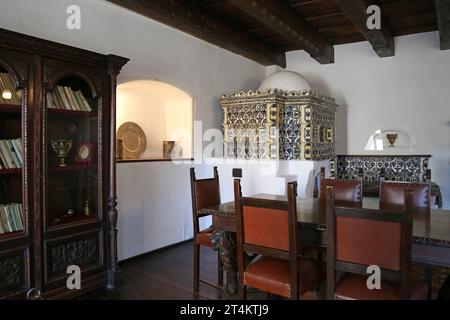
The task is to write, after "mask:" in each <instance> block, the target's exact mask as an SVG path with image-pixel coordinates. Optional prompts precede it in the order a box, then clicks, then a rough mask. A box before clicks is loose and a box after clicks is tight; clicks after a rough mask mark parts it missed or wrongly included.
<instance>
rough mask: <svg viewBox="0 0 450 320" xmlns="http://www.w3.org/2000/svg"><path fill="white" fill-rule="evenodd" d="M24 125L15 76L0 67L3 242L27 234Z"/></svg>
mask: <svg viewBox="0 0 450 320" xmlns="http://www.w3.org/2000/svg"><path fill="white" fill-rule="evenodd" d="M22 122H23V119H22V91H21V90H16V84H15V81H14V80H13V77H12V75H11V74H10V73H8V71H7V70H6V69H5V68H4V67H3V66H1V65H0V242H2V241H5V240H8V239H12V238H16V237H21V236H23V235H24V234H25V231H26V219H25V215H24V212H23V211H24V210H23V205H22V204H23V179H24V176H23V169H24V167H25V160H24V159H25V157H24V149H23V140H22V139H23V137H22V132H23V130H22ZM0 286H1V284H0Z"/></svg>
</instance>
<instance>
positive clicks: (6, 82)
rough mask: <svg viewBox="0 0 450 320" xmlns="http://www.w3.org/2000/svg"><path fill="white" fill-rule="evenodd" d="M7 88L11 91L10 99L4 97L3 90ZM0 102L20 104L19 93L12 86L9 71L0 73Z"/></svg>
mask: <svg viewBox="0 0 450 320" xmlns="http://www.w3.org/2000/svg"><path fill="white" fill-rule="evenodd" d="M5 90H9V91H10V92H11V99H6V98H4V94H3V92H4V91H5ZM0 103H3V104H21V102H20V98H19V95H18V94H17V91H16V89H15V86H14V82H13V80H12V79H11V76H10V75H9V73H0Z"/></svg>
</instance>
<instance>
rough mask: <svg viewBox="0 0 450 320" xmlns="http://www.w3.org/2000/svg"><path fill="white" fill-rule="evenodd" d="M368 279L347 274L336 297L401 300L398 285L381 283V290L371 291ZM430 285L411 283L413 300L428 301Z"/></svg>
mask: <svg viewBox="0 0 450 320" xmlns="http://www.w3.org/2000/svg"><path fill="white" fill-rule="evenodd" d="M366 281H367V277H364V276H360V275H355V274H347V275H344V276H343V278H342V279H341V280H340V281H339V283H338V284H337V285H336V290H335V297H336V299H339V300H400V299H401V298H400V286H399V284H397V283H392V282H389V281H383V280H382V281H381V289H380V290H377V289H373V290H369V289H368V288H367V285H366ZM428 290H429V288H428V285H427V284H426V283H423V282H419V281H412V282H411V299H412V300H426V299H427V297H428Z"/></svg>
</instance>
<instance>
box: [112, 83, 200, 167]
mask: <svg viewBox="0 0 450 320" xmlns="http://www.w3.org/2000/svg"><path fill="white" fill-rule="evenodd" d="M125 122H134V123H136V124H137V125H139V126H140V127H141V128H142V130H143V131H144V133H145V135H146V140H147V148H146V150H145V151H144V153H143V154H142V156H141V159H145V158H163V141H175V145H176V147H175V150H174V152H173V153H172V157H175V158H191V157H192V137H193V99H192V97H191V96H190V95H189V94H187V93H186V92H184V91H183V90H181V89H178V88H177V87H174V86H172V85H170V84H167V83H163V82H160V81H154V80H134V81H128V82H125V83H122V84H121V85H119V86H118V88H117V129H118V128H119V127H120V126H121V125H122V124H123V123H125Z"/></svg>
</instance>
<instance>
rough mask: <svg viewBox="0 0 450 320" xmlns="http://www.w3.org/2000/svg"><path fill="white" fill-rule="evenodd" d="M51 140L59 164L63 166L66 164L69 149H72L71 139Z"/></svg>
mask: <svg viewBox="0 0 450 320" xmlns="http://www.w3.org/2000/svg"><path fill="white" fill-rule="evenodd" d="M51 142H52V148H53V150H54V151H55V152H56V155H57V156H58V158H59V166H60V167H65V166H66V165H67V164H66V158H67V155H68V154H69V152H70V149H72V140H66V139H58V140H52V141H51Z"/></svg>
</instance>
